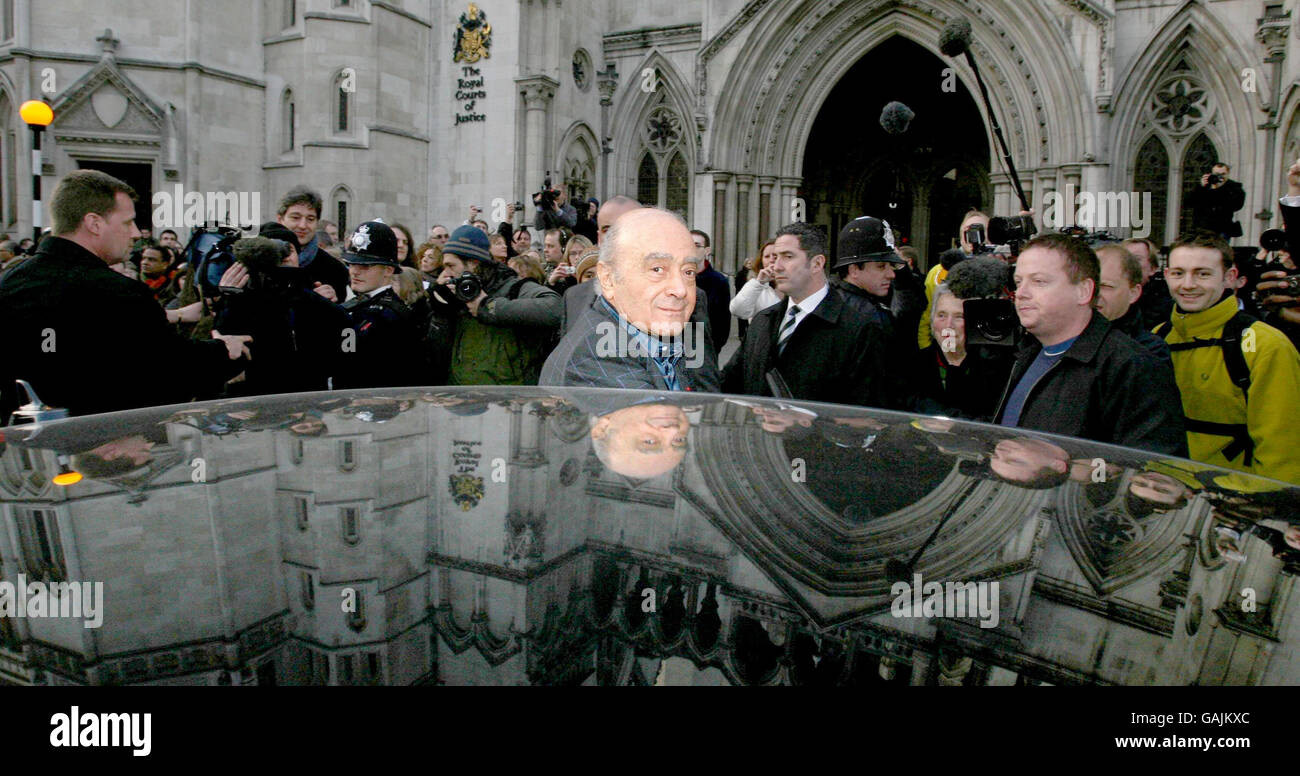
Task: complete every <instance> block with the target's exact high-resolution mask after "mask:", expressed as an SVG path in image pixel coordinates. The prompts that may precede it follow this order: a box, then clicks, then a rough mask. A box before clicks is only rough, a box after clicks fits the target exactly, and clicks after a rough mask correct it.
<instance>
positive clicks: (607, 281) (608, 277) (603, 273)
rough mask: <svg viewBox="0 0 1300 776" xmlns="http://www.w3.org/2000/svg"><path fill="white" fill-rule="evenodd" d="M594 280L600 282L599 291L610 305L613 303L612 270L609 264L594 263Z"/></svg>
mask: <svg viewBox="0 0 1300 776" xmlns="http://www.w3.org/2000/svg"><path fill="white" fill-rule="evenodd" d="M596 280H598V281H600V291H601V294H603V295H604V297H605V299H607V300H609V302H610V304H613V303H614V268H613V267H611V266H610V265H609V262H605V261H598V262H596Z"/></svg>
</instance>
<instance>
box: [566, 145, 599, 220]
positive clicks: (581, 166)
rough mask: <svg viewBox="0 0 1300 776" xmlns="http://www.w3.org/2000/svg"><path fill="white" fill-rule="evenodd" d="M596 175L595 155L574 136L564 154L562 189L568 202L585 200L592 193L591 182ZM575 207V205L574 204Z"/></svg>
mask: <svg viewBox="0 0 1300 776" xmlns="http://www.w3.org/2000/svg"><path fill="white" fill-rule="evenodd" d="M595 177H596V162H595V156H594V155H593V154H592V152H591V147H590V146H588V145H587V141H586V140H583V139H582V138H580V137H579V138H575V139H574V141H573V142H572V143H570V144H569V150H568V151H567V152H566V153H565V155H564V190H565V191H566V192H568V195H569V202H570V203H575V202H586V201H587V199H588V198H589V197H591V195H592V189H591V182H592V181H593V180H594V179H595ZM574 207H577V205H574Z"/></svg>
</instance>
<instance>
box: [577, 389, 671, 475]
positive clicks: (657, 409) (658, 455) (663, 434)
mask: <svg viewBox="0 0 1300 776" xmlns="http://www.w3.org/2000/svg"><path fill="white" fill-rule="evenodd" d="M690 430H691V424H690V421H689V420H687V418H686V413H685V412H683V411H682V408H681V407H674V406H672V405H668V404H641V405H637V406H635V407H627V408H625V409H621V410H617V411H615V412H611V413H610V414H608V415H602V416H601V417H599V418H597V420H596V423H595V424H594V425H593V426H592V428H591V438H592V439H593V440H597V441H601V442H604V445H603V447H604V450H603V454H604V458H605V459H606V460H604V461H603V463H604V464H605V465H606V466H608V467H609V468H610V469H611V470H613V471H615V472H617V473H619V474H622V475H624V476H627V477H637V478H639V479H649V478H651V477H658V476H659V475H661V474H666V473H667V472H670V471H672V470H673V469H675V468H676V467H677V465H678V464H680V463H681V462H682V458H684V457H685V456H686V449H687V434H688V433H689V432H690Z"/></svg>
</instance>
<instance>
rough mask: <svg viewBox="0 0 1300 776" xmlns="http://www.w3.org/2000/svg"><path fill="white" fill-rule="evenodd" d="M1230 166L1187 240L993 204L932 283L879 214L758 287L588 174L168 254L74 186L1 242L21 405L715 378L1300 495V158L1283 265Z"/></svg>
mask: <svg viewBox="0 0 1300 776" xmlns="http://www.w3.org/2000/svg"><path fill="white" fill-rule="evenodd" d="M1220 170H1222V172H1223V179H1222V180H1220V179H1219V178H1218V177H1216V175H1217V173H1218V171H1220ZM1215 171H1216V174H1215V175H1211V176H1207V178H1206V180H1204V181H1203V182H1202V188H1204V189H1205V190H1206V191H1205V192H1204V193H1203V194H1201V195H1199V196H1198V198H1197V199H1196V201H1195V202H1194V205H1195V206H1196V207H1198V208H1201V209H1202V210H1204V212H1206V213H1211V214H1212V215H1213V218H1214V219H1217V220H1216V221H1215V222H1214V225H1213V226H1211V228H1210V229H1208V230H1203V231H1197V232H1195V233H1193V234H1189V235H1187V236H1185V237H1183V238H1181V239H1179V240H1178V241H1176V242H1175V243H1174V244H1173V245H1172V246H1171V247H1170V248H1169V249H1168V251H1167V252H1163V251H1162V250H1161V248H1160V246H1158V245H1156V244H1155V243H1154V242H1151V241H1149V240H1143V239H1130V240H1125V241H1116V242H1107V243H1105V244H1102V245H1095V244H1094V242H1093V241H1092V240H1089V239H1086V238H1085V237H1083V236H1079V235H1074V234H1063V233H1047V234H1042V235H1040V236H1036V237H1032V239H1028V240H1027V241H1026V242H1024V243H1023V244H1020V245H1016V246H1014V250H1012V251H1007V250H1003V249H999V248H998V247H996V246H989V245H986V244H985V243H984V240H983V235H986V234H987V227H988V225H989V221H990V219H989V216H988V215H987V214H985V213H982V212H979V211H975V210H972V211H971V212H970V213H968V214H966V216H965V217H964V218H963V219H962V221H961V223H960V224H959V225H958V227H959V228H958V232H957V235H956V238H955V239H954V241H953V242H954V247H953V248H952V249H950V250H948V251H946V252H944V253H943V255H942V256H940V257H939V259H938V261H936V262H935V264H934V265H933V266H932V267H931V268H930V269H929V270H928V271H927V272H924V273H923V272H922V271H921V268H919V267H918V262H919V260H920V256H918V255H917V253H916V251H915V250H914V249H913V248H911V247H910V246H908V245H906V244H905V241H904V240H902V239H901V238H900V237H899V236H897V235H896V234H895V233H894V230H893V229H892V228H891V226H890V225H889V224H888V223H887V222H885V221H884V220H882V219H879V218H875V217H872V216H862V217H860V218H857V219H856V220H854V221H852V222H850V223H849V224H848V225H847V226H845V227H844V229H843V230H842V231H841V233H840V234H839V235H838V240H837V242H836V249H835V250H834V251H833V252H832V251H831V249H830V248H829V244H828V238H827V235H826V234H825V233H824V232H823V231H822V230H821V229H820V228H818V227H816V226H813V225H810V224H806V223H792V224H789V225H786V226H784V227H782V228H780V229H778V230H777V231H776V233H775V234H773V235H771V236H770V239H765V240H764V242H763V244H762V245H760V246H757V249H756V250H755V252H754V254H753V256H752V257H751V258H749V259H748V261H746V262H745V263H744V267H743V269H742V270H741V272H739V273H737V275H736V276H735V277H734V278H729V277H727V276H726V275H724V274H723V273H721V272H719V271H718V270H717V269H716V268H714V266H713V255H712V252H713V243H712V241H711V240H710V236H709V235H708V234H707V233H706V232H704V231H702V230H699V229H695V230H691V229H690V228H689V227H688V225H687V224H686V223H684V222H683V220H682V219H681V218H680V217H679V216H677V215H676V214H674V213H671V212H668V211H665V210H660V209H656V208H652V207H643V206H642V205H641V204H640V203H638V202H636V201H635V200H633V199H630V198H628V197H623V196H617V197H612V198H610V199H609V200H607V201H606V202H604V203H599V202H597V201H595V200H591V201H588V202H579V203H578V204H577V206H576V207H575V206H574V205H572V204H570V203H569V202H568V201H567V199H566V197H565V193H564V190H563V187H562V186H557V187H555V190H554V196H551V197H548V198H546V199H544V200H543V201H540V202H539V201H537V200H535V201H534V208H533V209H534V212H533V218H532V220H531V222H530V223H528V224H522V223H521V222H522V221H523V216H524V214H523V213H521V212H517V206H515V205H512V206H510V207H509V208H508V212H507V214H506V216H507V217H506V219H505V220H504V221H502V222H501V223H499V224H498V225H497V226H496V228H495V229H492V228H491V227H490V226H489V224H488V223H487V222H486V221H484V220H483V219H482V218H481V211H480V210H479V209H478V208H471V209H470V212H469V213H468V218H467V219H466V221H465V223H462V224H460V225H457V226H447V225H442V224H436V225H434V226H433V227H432V228H430V229H429V230H428V232H427V237H426V239H424V240H423V241H421V242H419V243H417V241H416V239H415V233H414V232H412V231H411V230H410V229H409V228H407V227H405V226H403V225H402V224H397V223H393V224H389V223H385V222H384V221H382V220H379V219H376V220H371V221H366V222H364V223H361V224H359V225H357V226H356V227H355V228H354V229H352V230H351V231H349V232H347V233H340V230H339V227H338V225H336V224H332V223H329V222H327V221H323V220H322V219H321V199H320V197H319V196H318V195H317V194H316V193H315V192H312V191H310V190H309V189H306V188H301V187H300V188H295V189H293V190H291V191H289V192H288V193H287V194H285V195H284V196H283V197H282V198H281V199H280V201H279V204H278V207H277V213H276V218H275V220H274V221H270V222H267V223H265V224H262V225H261V226H260V227H259V228H258V230H257V236H255V237H240V236H236V237H238V239H233V238H232V239H231V240H229V241H227V242H224V243H222V244H221V245H222V246H224V248H221V249H205V250H206V252H205V251H201V250H197V249H195V248H194V246H196V245H198V244H199V243H200V241H199V235H198V232H197V231H196V233H195V234H193V235H189V236H188V240H187V243H186V244H182V240H181V236H180V235H178V234H177V233H176V232H175V231H173V230H163V231H161V232H160V233H159V234H158V236H157V238H156V239H155V238H154V237H153V235H152V234H150V233H149V230H148V229H143V230H142V229H140V228H138V227H137V225H136V224H135V222H134V219H135V212H136V194H135V192H134V191H132V189H131V188H130V187H129V186H127V185H126V184H125V183H123V182H122V181H119V180H117V179H115V178H113V177H111V176H109V175H107V174H104V173H102V172H96V171H89V170H83V171H78V172H75V173H72V174H70V175H68V176H66V177H65V178H64V179H63V180H62V181H60V183H59V185H58V186H57V187H56V189H55V192H54V195H53V198H52V201H51V212H52V215H53V228H52V230H51V233H50V234H49V235H48V236H46V237H45V238H44V239H43V240H42V241H41V242H40V244H39V246H28V248H27V249H26V251H25V250H24V247H23V246H21V245H17V244H14V243H13V242H12V241H3V242H0V260H2V261H3V262H4V264H3V270H0V271H3V275H0V326H2V327H3V330H4V331H5V332H6V339H7V342H8V348H9V355H8V357H6V358H5V359H3V361H0V413H3V415H2V416H0V417H3V418H5V419H7V418H8V417H9V413H10V412H12V411H13V409H14V408H15V407H16V406H17V404H19V403H21V401H22V400H23V397H22V396H21V395H20V393H19V392H18V391H17V390H16V388H15V380H17V379H22V380H25V381H27V382H28V383H30V384H31V386H32V387H33V389H34V390H35V391H36V392H37V393H38V394H39V395H40V397H41V399H42V400H44V401H45V402H46V403H47V404H49V405H52V406H57V407H63V408H66V409H68V410H69V412H70V413H71V414H73V415H87V414H93V413H100V412H109V411H114V410H121V409H128V408H135V407H142V406H157V405H165V404H173V403H182V402H188V401H191V400H195V399H209V398H217V397H241V396H262V395H268V394H285V393H296V392H306V391H325V390H337V389H363V388H383V387H400V386H433V385H450V386H468V385H479V386H482V385H538V384H540V385H555V386H582V387H610V388H637V389H645V390H651V391H656V392H666V391H705V392H724V393H729V394H737V395H754V396H775V397H782V398H792V399H799V400H805V401H817V402H830V403H837V404H849V405H858V406H866V407H875V408H882V409H887V410H901V411H910V412H917V413H923V414H927V415H933V416H944V417H947V418H955V419H964V420H973V421H983V422H988V423H993V424H999V425H1002V426H1005V427H1010V428H1020V429H1029V430H1035V431H1041V432H1050V433H1056V434H1061V435H1065V436H1071V437H1078V438H1083V439H1088V440H1093V441H1097V442H1103V443H1112V444H1117V445H1124V446H1127V447H1132V448H1138V449H1142V450H1145V451H1148V452H1150V453H1153V454H1156V455H1160V456H1172V457H1176V458H1190V459H1193V460H1195V461H1200V462H1204V463H1208V464H1213V465H1216V466H1221V467H1226V468H1231V469H1236V470H1239V471H1243V472H1248V473H1252V474H1257V475H1262V476H1267V477H1272V478H1275V479H1279V480H1283V481H1285V482H1290V483H1300V453H1298V452H1297V451H1300V429H1298V428H1297V427H1296V425H1295V424H1292V423H1290V422H1289V420H1290V414H1289V410H1290V408H1291V407H1293V406H1295V405H1296V403H1297V400H1300V354H1297V350H1296V342H1297V340H1298V339H1300V337H1298V334H1297V333H1298V332H1300V301H1298V300H1297V296H1300V294H1297V292H1296V283H1295V277H1294V276H1293V274H1292V273H1293V272H1294V264H1293V263H1292V261H1291V258H1290V257H1291V255H1292V250H1291V249H1292V245H1291V244H1290V242H1291V240H1300V162H1297V164H1296V165H1295V166H1293V167H1292V168H1291V169H1290V170H1289V172H1288V193H1287V196H1285V197H1283V199H1282V201H1281V206H1282V211H1283V215H1284V218H1285V220H1286V221H1287V222H1288V225H1289V226H1291V227H1292V228H1291V230H1290V231H1288V233H1287V234H1288V245H1287V246H1286V248H1287V249H1285V250H1273V251H1261V252H1260V254H1259V255H1258V256H1254V255H1251V256H1243V252H1242V251H1241V250H1239V249H1237V250H1234V249H1233V248H1231V247H1230V246H1229V243H1228V242H1227V239H1225V238H1229V239H1230V238H1231V237H1233V236H1235V235H1233V231H1235V230H1234V229H1233V228H1232V222H1231V220H1230V217H1231V215H1232V213H1233V212H1234V211H1233V210H1232V209H1230V208H1231V207H1232V204H1233V201H1235V200H1234V198H1235V196H1236V195H1235V189H1234V188H1233V186H1232V185H1231V184H1233V183H1234V182H1232V181H1229V180H1227V178H1226V174H1227V171H1226V169H1223V167H1222V166H1216V167H1215ZM1236 188H1238V189H1239V188H1240V185H1239V184H1237V186H1236ZM1225 189H1226V190H1227V193H1226V194H1225V193H1222V192H1223V190H1225ZM1207 203H1209V204H1207ZM1237 206H1238V207H1240V205H1239V204H1238V205H1237ZM1225 212H1226V213H1227V216H1228V217H1229V220H1228V221H1224V220H1223V218H1224V213H1225ZM1200 217H1201V216H1200V215H1198V218H1200ZM204 244H205V245H206V243H204ZM222 250H224V253H221V251H222ZM222 255H224V256H226V257H227V260H226V262H225V263H224V264H223V263H221V262H219V261H217V260H216V259H217V258H220V256H222ZM214 257H216V258H214ZM1261 270H1262V271H1261ZM733 290H734V293H733ZM733 318H735V319H736V324H737V327H738V331H739V335H740V336H739V340H740V341H739V343H738V345H737V346H736V347H735V348H734V352H732V353H731V354H730V357H729V358H728V359H726V360H725V361H726V362H725V363H722V362H723V359H722V353H723V351H724V348H725V346H726V344H727V342H728V340H729V339H730V338H731V332H732V325H733V320H732V319H733ZM1016 454H1017V453H1016V452H1015V451H1014V450H1013V451H1011V452H1009V453H1008V455H1010V456H1012V457H1014V456H1015V455H1016ZM1004 463H1005V462H1004ZM1013 463H1014V462H1012V464H1013ZM1012 464H1007V465H1012Z"/></svg>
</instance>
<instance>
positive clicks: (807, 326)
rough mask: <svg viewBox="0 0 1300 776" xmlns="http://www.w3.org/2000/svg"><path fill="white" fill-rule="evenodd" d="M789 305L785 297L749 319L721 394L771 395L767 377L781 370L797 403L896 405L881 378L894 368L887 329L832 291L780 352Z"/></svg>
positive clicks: (866, 405)
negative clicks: (892, 366) (797, 400)
mask: <svg viewBox="0 0 1300 776" xmlns="http://www.w3.org/2000/svg"><path fill="white" fill-rule="evenodd" d="M789 303H790V300H789V299H785V300H783V301H782V302H781V303H780V304H775V305H772V306H771V307H769V308H767V309H766V310H763V311H762V312H760V313H759V314H758V315H755V316H754V317H753V319H751V320H750V322H749V330H748V331H747V332H746V333H745V341H744V342H743V343H741V346H740V349H739V350H738V351H736V355H735V356H733V357H732V360H731V362H730V363H729V364H727V368H726V370H724V372H723V378H722V390H723V391H724V392H726V393H740V394H749V395H751V396H771V395H772V392H771V390H770V389H769V388H768V384H767V374H768V372H769V371H771V370H772V369H777V370H779V372H780V374H781V377H782V378H783V379H784V380H785V382H786V385H788V386H789V388H790V392H791V394H792V395H793V398H796V399H803V400H805V401H824V402H832V403H835V404H854V405H859V406H863V407H892V406H893V402H894V401H895V399H894V398H893V397H892V396H890V390H889V388H888V386H887V384H886V381H885V380H884V379H882V378H883V375H884V374H885V372H886V370H887V369H888V368H889V365H888V363H887V355H888V352H889V346H888V343H887V341H886V333H885V329H884V328H883V327H882V326H880V325H879V323H878V322H876V321H875V320H872V319H871V318H869V317H868V316H867V314H866V313H865V312H863V311H862V310H861V309H860V308H859V307H857V306H855V305H853V304H851V303H849V302H848V301H847V300H846V299H845V296H844V294H843V292H842V291H839V290H837V289H835V288H833V287H832V288H831V289H830V291H829V293H827V295H826V298H825V299H823V300H822V303H821V304H819V305H817V308H816V309H815V310H813V311H812V312H811V313H809V314H808V315H807V317H805V318H804V320H803V321H802V322H801V323H800V324H799V328H797V329H795V330H794V333H793V334H791V335H790V338H789V340H787V343H786V348H785V352H784V353H782V354H778V350H777V344H776V339H777V335H778V334H779V333H780V326H781V323H782V321H783V320H784V319H785V315H786V309H787V306H788V305H789Z"/></svg>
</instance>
